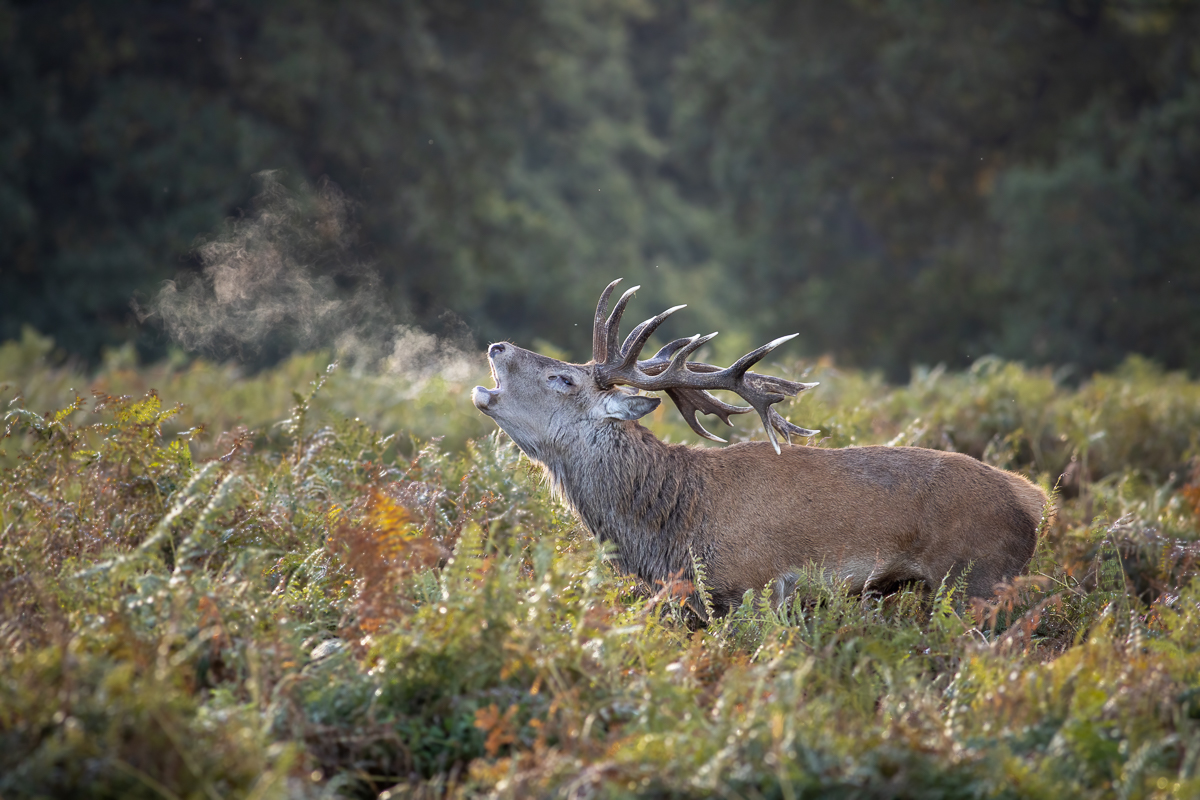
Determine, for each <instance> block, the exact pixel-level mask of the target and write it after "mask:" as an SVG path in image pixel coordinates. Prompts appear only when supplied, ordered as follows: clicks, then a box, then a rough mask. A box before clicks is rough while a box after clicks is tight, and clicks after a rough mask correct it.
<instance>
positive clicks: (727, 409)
mask: <svg viewBox="0 0 1200 800" xmlns="http://www.w3.org/2000/svg"><path fill="white" fill-rule="evenodd" d="M666 392H667V397H670V398H671V401H672V402H673V403H675V407H676V408H678V409H679V413H680V414H682V415H683V420H684V422H686V423H687V424H688V427H689V428H691V429H692V430H693V431H695V432H696V433H698V434H699V435H701V436H703V437H704V438H705V439H712V440H713V441H714V442H724V441H725V440H724V439H722V438H721V437H720V436H714V435H713V434H711V433H709V432H708V431H707V430H706V429H705V427H704V426H703V425H701V424H700V421H699V420H697V419H696V413H697V412H699V413H702V414H713V415H714V416H717V417H719V418H720V419H721V421H722V422H724V423H725V424H726V425H728V426H730V427H733V423H732V422H730V421H729V418H730V417H731V416H732V415H734V414H746V413H748V412H750V411H751V410H752V409H751V408H750V406H731V405H729V403H725V402H723V401H721V400H718V399H717V398H715V397H713V396H712V395H711V394H709V393H708V392H706V391H704V390H703V389H667V390H666Z"/></svg>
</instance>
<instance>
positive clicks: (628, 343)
mask: <svg viewBox="0 0 1200 800" xmlns="http://www.w3.org/2000/svg"><path fill="white" fill-rule="evenodd" d="M681 308H687V306H686V305H682V306H672V307H671V308H668V309H667V310H666V311H664V312H662V313H661V314H659V315H657V316H654V317H651V318H650V319H648V320H646V321H645V322H642V323H639V324H638V326H637V327H636V328H634V329H633V330H632V331H630V332H629V336H627V337H626V338H625V342H624V344H622V345H621V355H622V356H623V357H624V358H623V359H622V361H621V364H620V367H619V368H620V369H628V368H629V367H631V366H633V362H635V361H637V357H638V355H640V354H641V352H642V348H643V347H645V346H646V342H647V341H649V339H650V337H651V336H652V335H653V334H654V331H656V330H658V326H659V325H662V324H663V321H664V320H666V318H667V317H669V316H671V315H672V314H674V313H675V312H676V311H678V310H680V309H681ZM686 341H687V339H676V340H675V341H674V342H671V344H669V345H667V347H670V346H671V345H674V344H678V343H679V342H686ZM666 349H667V348H666V347H664V348H663V350H666ZM663 350H659V351H658V353H656V354H655V356H654V358H658V355H659V354H661V353H662V352H663ZM672 352H674V351H672Z"/></svg>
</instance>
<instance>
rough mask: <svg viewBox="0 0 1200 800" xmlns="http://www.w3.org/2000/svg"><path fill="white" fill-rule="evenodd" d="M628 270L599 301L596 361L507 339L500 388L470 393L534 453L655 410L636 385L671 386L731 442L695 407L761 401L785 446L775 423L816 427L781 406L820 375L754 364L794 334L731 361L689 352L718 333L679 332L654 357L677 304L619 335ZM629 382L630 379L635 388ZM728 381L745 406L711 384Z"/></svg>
mask: <svg viewBox="0 0 1200 800" xmlns="http://www.w3.org/2000/svg"><path fill="white" fill-rule="evenodd" d="M618 283H620V280H619V279H618V280H615V281H613V282H612V283H610V284H609V285H608V287H607V288H606V289H605V290H604V292H603V294H601V295H600V302H599V303H598V304H597V305H596V317H595V323H594V326H593V328H592V356H593V359H592V361H590V362H588V363H587V364H570V363H567V362H565V361H559V360H557V359H553V358H548V357H546V356H543V355H538V354H537V353H533V352H530V351H529V350H524V349H522V348H520V347H517V346H515V345H512V344H509V343H507V342H498V343H496V344H493V345H492V346H491V347H489V348H488V362H489V363H490V364H491V368H492V377H493V378H494V379H495V382H496V388H494V389H486V388H484V387H483V386H476V387H475V389H474V392H473V393H472V396H471V399H472V402H474V403H475V407H476V408H478V409H479V410H480V411H482V412H483V413H484V414H487V415H488V416H489V417H491V418H492V419H494V420H496V424H497V425H499V426H500V427H501V428H503V429H504V431H505V432H506V433H508V435H509V436H511V437H512V438H513V441H515V442H516V443H517V445H518V446H519V447H520V448H521V449H522V450H524V451H525V452H526V453H528V454H529V455H530V456H533V457H534V458H539V457H540V456H541V455H542V454H543V453H545V452H546V450H547V449H548V448H551V447H554V446H556V445H557V446H559V447H562V448H569V447H571V446H572V443H573V442H574V441H586V439H587V436H588V431H589V430H592V429H594V426H596V425H605V424H613V423H617V422H622V421H628V420H636V419H640V418H641V417H643V416H645V415H646V414H649V413H650V412H651V411H653V410H654V409H655V408H657V407H658V405H659V403H660V402H661V401H660V400H659V399H658V398H656V397H648V396H645V395H641V394H638V393H637V392H636V390H643V391H664V392H666V393H667V396H668V397H670V398H671V400H672V401H674V403H675V405H676V407H678V409H679V411H680V413H681V414H682V415H683V418H684V420H686V421H687V423H688V425H689V426H690V427H691V428H692V430H694V431H695V432H696V433H698V434H699V435H701V436H703V437H705V438H706V439H712V440H714V441H718V442H724V441H725V440H724V439H721V438H719V437H717V436H714V435H713V434H711V433H709V432H708V431H707V430H705V429H704V427H703V426H702V425H701V424H700V423H699V422H698V421H697V420H696V414H697V413H698V412H699V413H704V414H713V415H715V416H717V417H718V418H719V419H721V421H723V422H724V423H725V424H726V425H731V424H732V423H731V422H730V420H729V418H730V416H732V415H734V414H746V413H749V412H750V411H757V412H758V414H759V417H760V418H761V419H762V421H763V425H764V426H765V427H766V430H767V436H768V437H769V438H770V440H771V444H772V445H774V447H775V451H776V452H779V443H778V440H777V439H776V436H775V433H776V431H778V432H779V433H782V434H783V435H784V436H785V437H786V438H788V440H789V441H790V439H791V436H793V435H795V436H812V435H814V434H816V433H817V431H813V430H808V429H807V428H801V427H798V426H796V425H793V424H792V423H790V422H788V421H787V420H785V419H784V418H783V417H782V416H780V415H779V412H778V411H776V410H775V409H774V408H772V406H773V405H774V404H776V403H778V402H780V401H781V400H783V399H785V398H787V397H794V396H796V395H797V394H799V393H800V392H802V391H804V390H805V389H808V388H811V387H813V386H816V385H817V384H815V383H797V382H795V381H788V380H784V379H782V378H776V377H772V376H769V375H759V374H757V373H754V372H750V371H749V369H750V367H752V366H754V365H755V364H757V363H758V362H759V361H760V360H762V358H763V357H764V356H766V355H767V353H769V352H771V351H772V350H774V349H775V348H776V347H778V346H779V345H781V344H783V343H784V342H786V341H788V340H790V339H792V338H793V337H794V336H795V335H796V334H792V335H791V336H784V337H782V338H780V339H776V340H775V341H773V342H769V343H768V344H765V345H763V346H762V347H760V348H758V349H757V350H754V351H753V352H751V353H748V354H746V355H744V356H742V357H741V358H739V359H738V360H737V361H736V362H735V363H734V364H733V365H732V366H729V367H726V368H724V369H722V368H720V367H716V366H713V365H712V364H705V363H703V362H696V361H688V357H689V356H690V355H691V354H692V353H695V352H696V351H697V350H699V349H700V348H701V347H703V346H704V345H705V344H706V343H707V342H708V341H709V340H710V339H712V338H713V337H714V336H716V335H717V334H715V333H710V334H708V335H707V336H692V337H689V338H686V339H676V340H675V341H673V342H671V343H670V344H668V345H667V346H665V347H663V348H662V349H661V350H659V351H658V352H657V353H655V354H654V355H653V356H652V357H650V358H649V359H646V360H639V356H640V355H641V352H642V348H643V347H645V345H646V342H647V341H648V340H649V339H650V336H651V335H653V333H654V331H655V330H656V329H657V328H658V327H659V326H660V325H661V324H662V323H663V321H664V320H666V318H667V317H669V316H670V315H671V314H674V313H675V312H676V311H678V310H680V309H681V308H685V306H675V307H674V308H669V309H667V310H666V311H664V312H662V313H661V314H659V315H658V316H655V317H651V318H650V319H648V320H646V321H645V322H643V323H641V324H640V325H638V326H637V327H635V328H634V329H633V330H632V331H631V332H630V334H629V336H628V337H626V338H625V340H624V342H620V335H619V328H620V324H621V315H622V314H623V313H624V312H625V306H626V305H627V304H628V303H629V300H630V298H631V297H633V294H634V293H635V292H636V291H637V290H638V289H639V288H640V287H638V286H634V287H633V288H632V289H630V290H628V291H627V292H625V293H624V294H623V295H621V298H620V299H619V300H617V302H616V304H615V305H614V306H613V308H612V312H611V313H609V310H608V301H609V298H610V297H611V296H612V292H613V289H615V288H616V286H617V284H618ZM626 387H630V388H626ZM710 389H724V390H728V391H731V392H733V393H735V394H737V395H738V396H739V397H741V398H742V399H743V400H745V401H746V402H747V403H749V404H750V405H748V406H736V405H730V404H728V403H725V402H723V401H721V400H719V399H717V398H716V397H714V396H713V395H711V394H709V391H708V390H710Z"/></svg>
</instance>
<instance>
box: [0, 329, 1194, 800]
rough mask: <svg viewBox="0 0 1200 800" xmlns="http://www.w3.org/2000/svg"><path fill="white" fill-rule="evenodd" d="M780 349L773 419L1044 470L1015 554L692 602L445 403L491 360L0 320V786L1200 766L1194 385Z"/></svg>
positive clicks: (897, 787) (226, 792) (584, 784)
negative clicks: (448, 369) (873, 585)
mask: <svg viewBox="0 0 1200 800" xmlns="http://www.w3.org/2000/svg"><path fill="white" fill-rule="evenodd" d="M779 369H780V370H781V371H783V372H785V373H786V372H788V371H789V370H790V371H791V372H792V373H793V374H795V375H800V374H805V375H808V376H809V378H810V379H816V380H820V381H821V382H822V385H821V386H820V387H819V388H818V389H816V390H814V391H813V392H810V393H808V394H809V396H806V397H804V398H803V399H801V400H800V401H798V402H796V403H794V404H793V405H792V406H791V407H790V408H789V409H786V411H787V412H788V413H789V415H790V416H791V417H792V418H793V419H794V420H795V421H796V422H798V423H800V424H803V425H806V426H811V427H816V428H820V429H822V431H823V432H824V433H823V434H822V435H823V436H824V437H825V438H823V439H821V440H820V441H814V442H812V444H814V445H817V446H823V447H840V446H846V445H854V444H867V443H892V444H917V445H922V446H927V447H934V448H942V449H954V450H959V451H963V452H967V453H970V454H972V455H974V456H977V457H980V458H982V459H983V460H985V461H987V462H988V463H991V464H995V465H997V466H1000V467H1004V468H1007V469H1012V470H1017V471H1020V472H1022V473H1024V474H1027V475H1029V476H1030V477H1031V478H1033V479H1034V480H1036V481H1038V482H1040V483H1041V484H1042V485H1043V486H1045V487H1046V488H1048V489H1050V488H1054V487H1057V489H1058V497H1057V500H1058V506H1059V508H1058V513H1057V516H1056V517H1055V518H1054V520H1053V521H1052V522H1051V523H1049V524H1048V525H1047V526H1046V528H1045V531H1044V536H1043V539H1042V544H1041V545H1040V547H1039V549H1038V552H1037V554H1036V556H1035V561H1034V563H1033V565H1032V569H1031V572H1030V575H1029V576H1028V577H1026V578H1022V579H1021V580H1019V581H1018V582H1016V583H1015V585H1013V586H1011V587H1008V588H1007V589H1006V590H1005V591H1003V592H1002V593H1000V594H999V595H998V596H997V598H996V600H995V602H993V603H990V604H986V605H980V604H976V605H972V604H971V603H969V602H968V601H966V600H965V599H964V597H963V594H962V591H961V587H959V586H954V585H946V586H943V587H942V588H941V590H940V591H938V592H937V593H936V595H934V596H932V597H926V596H923V595H921V594H920V593H919V592H916V591H915V590H905V591H902V592H900V593H898V594H895V595H892V596H889V597H885V598H878V597H869V598H857V597H850V596H847V595H846V594H845V593H844V592H843V591H842V590H841V589H840V588H839V587H838V586H836V585H830V584H829V583H827V582H825V581H823V580H822V579H821V577H820V575H819V574H818V573H816V572H811V571H810V572H809V573H807V574H806V577H805V579H804V580H802V581H801V586H800V588H799V590H798V592H797V595H796V596H795V597H794V598H789V599H787V600H786V601H785V602H784V603H783V604H782V605H781V606H778V607H776V605H775V604H773V603H770V602H764V601H765V600H767V598H762V597H760V598H753V597H747V598H746V599H745V602H744V603H743V605H742V606H741V607H740V609H739V610H738V611H737V612H735V613H734V614H733V615H731V616H730V617H728V618H726V619H724V620H721V621H718V622H716V623H713V624H712V625H710V626H709V627H708V628H706V629H700V630H692V629H691V628H689V626H688V625H687V624H686V620H685V619H684V616H683V615H682V614H681V611H680V606H679V597H680V596H682V595H683V594H684V591H685V588H686V587H683V586H680V585H666V586H648V587H647V586H638V585H637V584H636V583H635V582H634V581H633V580H632V579H630V578H627V577H625V576H621V575H619V574H617V573H615V572H614V571H613V570H612V569H611V567H610V566H609V565H608V564H607V563H606V560H605V557H604V556H605V554H604V553H603V552H602V551H601V550H600V549H599V548H598V547H597V545H596V544H595V542H594V541H593V540H592V539H591V538H590V537H589V536H588V535H587V534H586V532H584V531H582V530H581V529H580V527H579V525H578V524H577V523H576V522H575V520H574V519H573V518H572V517H571V516H570V514H569V513H568V512H567V510H566V509H565V508H564V506H563V505H562V504H561V502H560V501H558V500H557V499H555V498H554V497H552V496H551V495H550V492H549V489H548V487H547V485H546V484H545V482H544V481H543V480H542V479H541V476H540V473H539V471H538V470H537V469H536V468H534V467H533V466H532V465H531V464H530V462H529V461H528V460H527V459H525V458H524V457H523V456H521V455H520V454H519V452H518V451H517V450H516V449H515V448H514V446H513V445H512V444H511V443H510V442H509V441H508V440H507V439H506V438H505V437H504V435H503V434H500V433H497V432H495V431H494V430H493V429H492V426H491V423H490V422H489V421H488V420H486V419H484V418H483V417H482V416H481V415H478V414H477V413H476V412H475V411H474V409H473V408H471V406H470V403H469V401H468V399H467V392H468V390H469V388H470V386H471V385H473V384H474V383H475V382H480V381H484V380H486V377H485V375H486V372H485V368H484V367H483V366H482V363H480V365H479V372H480V374H478V375H472V376H469V377H467V378H463V379H462V380H452V379H450V378H447V377H445V376H431V377H427V378H425V379H423V380H420V381H414V380H410V379H405V378H399V377H388V376H380V375H374V374H366V373H358V374H356V373H355V372H354V371H353V370H351V369H347V368H343V369H336V368H334V367H332V366H330V365H329V359H328V358H327V357H322V356H320V355H307V356H295V357H293V358H291V359H290V360H287V361H285V362H283V363H281V364H280V365H279V366H277V367H275V368H272V369H270V370H266V371H263V372H259V373H257V374H252V375H251V374H240V373H238V372H237V371H236V370H235V369H234V368H232V367H228V366H219V365H214V364H211V363H207V362H204V361H195V362H191V363H184V362H183V361H182V360H180V361H177V362H174V363H172V362H164V363H162V364H156V365H138V364H137V363H136V360H135V359H134V358H133V357H132V356H131V354H130V353H129V352H128V351H125V352H120V351H118V352H112V353H110V354H109V356H108V357H107V358H106V360H105V363H104V365H103V366H102V367H101V368H99V369H98V370H96V371H92V370H88V371H84V370H83V369H82V368H78V367H73V366H71V365H70V364H69V363H68V364H66V365H61V364H59V365H56V364H55V362H54V360H53V346H52V343H50V342H48V341H47V340H44V339H40V338H39V337H37V336H35V335H33V334H28V335H26V337H25V338H24V339H23V340H22V341H20V342H10V343H8V344H5V345H3V346H0V400H2V401H3V404H4V406H5V411H4V413H5V418H4V419H5V421H4V426H5V427H4V438H3V440H2V443H0V447H2V449H3V452H2V453H0V460H2V462H0V466H2V468H3V472H2V473H0V639H2V647H3V650H2V654H0V796H3V797H4V798H6V799H7V800H11V799H12V798H33V797H62V796H77V795H81V794H84V793H86V794H88V795H90V796H94V797H146V798H191V797H196V798H216V797H247V798H249V797H253V798H269V797H340V796H347V797H375V796H384V797H393V798H395V797H414V798H415V797H442V796H449V797H468V796H495V797H534V796H569V797H576V798H588V797H634V796H637V797H680V798H683V797H696V798H700V797H712V796H720V797H744V798H788V799H789V800H791V798H801V797H814V796H818V795H819V796H822V797H847V798H849V797H955V796H973V797H983V796H988V797H991V796H996V797H1046V798H1055V800H1058V799H1060V798H1063V797H1113V796H1116V797H1162V798H1165V797H1188V796H1196V795H1197V794H1200V581H1197V579H1196V572H1197V566H1196V565H1197V558H1198V555H1200V546H1198V545H1197V543H1196V540H1197V538H1198V537H1200V460H1198V456H1200V382H1196V381H1193V380H1189V379H1188V378H1186V377H1185V376H1183V375H1181V374H1169V373H1164V372H1163V371H1161V370H1159V369H1157V368H1156V367H1154V366H1153V365H1152V364H1150V363H1148V362H1144V361H1139V360H1130V361H1127V362H1125V364H1124V365H1123V366H1122V367H1121V368H1120V369H1119V370H1117V371H1115V372H1112V373H1109V374H1101V375H1095V376H1092V377H1090V378H1088V379H1086V380H1082V381H1078V380H1076V381H1074V382H1072V381H1071V380H1068V378H1069V377H1070V376H1066V375H1063V374H1058V375H1056V374H1054V373H1052V372H1050V371H1048V370H1030V369H1027V368H1024V367H1022V366H1021V365H1019V364H1016V363H1011V362H1004V361H999V360H991V359H987V360H983V361H981V362H980V363H977V364H976V365H975V366H974V367H973V368H971V369H969V370H967V371H963V372H947V371H944V370H941V369H930V370H921V371H918V372H917V373H916V374H915V375H914V377H913V379H912V380H911V382H910V383H909V384H908V385H905V386H899V387H897V386H890V385H888V384H886V383H884V382H883V381H882V380H881V379H880V378H879V377H878V376H875V375H872V374H868V373H862V372H856V371H847V370H841V369H838V368H837V367H835V366H833V365H831V364H826V363H817V364H810V365H803V364H790V365H789V364H786V363H785V364H781V365H779ZM293 392H294V394H293ZM177 403H183V404H184V405H182V406H180V405H176V404H177ZM650 424H651V425H652V426H653V427H654V428H655V430H656V431H657V432H658V433H659V435H661V436H664V437H668V438H670V439H672V440H674V441H692V440H693V439H694V437H693V436H692V435H691V434H690V433H689V432H688V431H687V429H686V428H685V427H684V426H683V425H682V423H679V422H677V421H676V420H674V419H673V418H672V416H671V414H670V413H669V412H663V413H659V414H656V416H655V417H654V418H652V419H651V420H650ZM755 428H756V426H755V425H754V424H751V423H746V424H745V425H743V426H741V428H740V429H739V430H741V431H742V432H743V433H745V434H747V435H751V436H753V435H757V434H758V431H756V429H755Z"/></svg>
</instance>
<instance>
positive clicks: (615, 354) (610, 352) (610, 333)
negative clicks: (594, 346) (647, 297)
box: [597, 286, 642, 364]
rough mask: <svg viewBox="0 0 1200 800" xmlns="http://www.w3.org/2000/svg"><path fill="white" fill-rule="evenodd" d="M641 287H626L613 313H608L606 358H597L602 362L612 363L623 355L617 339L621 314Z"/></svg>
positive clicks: (605, 331)
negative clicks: (618, 347)
mask: <svg viewBox="0 0 1200 800" xmlns="http://www.w3.org/2000/svg"><path fill="white" fill-rule="evenodd" d="M640 288H642V287H641V286H631V287H629V288H628V289H626V290H625V294H623V295H621V299H620V300H618V301H617V303H616V305H614V306H613V310H612V313H611V314H609V315H608V321H607V322H605V323H604V358H603V359H597V361H599V362H600V363H603V364H611V363H612V362H613V361H615V360H616V359H618V358H620V357H621V351H620V350H618V349H617V339H618V338H620V335H621V316H622V315H623V314H624V313H625V306H627V305H629V300H630V298H632V297H633V295H634V294H635V293H637V290H638V289H640Z"/></svg>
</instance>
